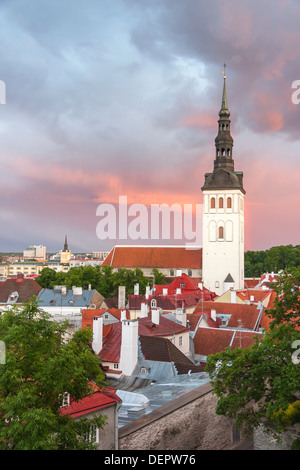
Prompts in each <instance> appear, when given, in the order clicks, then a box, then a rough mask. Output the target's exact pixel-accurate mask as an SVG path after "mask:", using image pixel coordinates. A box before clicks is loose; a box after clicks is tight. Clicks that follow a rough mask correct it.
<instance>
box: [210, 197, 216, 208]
mask: <svg viewBox="0 0 300 470" xmlns="http://www.w3.org/2000/svg"><path fill="white" fill-rule="evenodd" d="M210 208H211V209H215V208H216V200H215V198H214V197H212V198H211V200H210Z"/></svg>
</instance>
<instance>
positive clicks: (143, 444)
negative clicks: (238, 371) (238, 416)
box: [119, 383, 239, 450]
mask: <svg viewBox="0 0 300 470" xmlns="http://www.w3.org/2000/svg"><path fill="white" fill-rule="evenodd" d="M216 403H217V398H216V396H215V395H213V394H212V387H211V384H209V383H208V384H205V385H202V386H201V387H199V388H197V389H195V390H193V391H191V392H189V393H187V394H185V395H183V396H182V397H180V398H176V399H175V400H172V401H171V402H169V403H167V404H165V405H163V406H161V407H160V408H157V409H156V410H154V411H153V412H152V413H149V414H148V415H144V416H143V417H141V418H139V419H137V420H135V421H133V422H132V423H130V424H127V425H125V426H123V427H122V428H120V429H119V449H120V450H183V449H184V450H222V449H223V450H226V449H228V450H229V449H231V448H232V447H233V445H234V444H237V441H238V440H239V437H238V438H237V437H236V436H237V434H236V432H233V425H232V422H231V421H229V420H228V419H227V418H225V417H224V416H218V415H216V413H215V408H216ZM233 436H234V438H233ZM233 439H235V442H233Z"/></svg>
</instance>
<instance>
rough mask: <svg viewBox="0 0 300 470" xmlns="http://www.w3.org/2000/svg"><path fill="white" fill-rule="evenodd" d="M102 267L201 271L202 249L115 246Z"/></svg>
mask: <svg viewBox="0 0 300 470" xmlns="http://www.w3.org/2000/svg"><path fill="white" fill-rule="evenodd" d="M102 266H113V267H115V268H173V269H183V268H191V269H201V268H202V248H195V249H187V248H186V247H185V246H172V247H170V246H115V247H114V248H113V249H112V250H111V252H110V253H109V255H108V256H107V258H106V259H105V260H104V261H103V263H102Z"/></svg>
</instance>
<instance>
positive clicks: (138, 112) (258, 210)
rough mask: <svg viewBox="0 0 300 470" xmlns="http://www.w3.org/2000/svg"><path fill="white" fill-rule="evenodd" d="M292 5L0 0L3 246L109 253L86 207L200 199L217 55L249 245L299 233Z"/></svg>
mask: <svg viewBox="0 0 300 470" xmlns="http://www.w3.org/2000/svg"><path fill="white" fill-rule="evenodd" d="M41 3H42V6H41ZM299 17H300V5H299V4H298V3H297V2H295V1H291V0H290V1H289V0H277V1H275V2H274V1H272V2H271V0H264V1H261V0H260V1H258V0H254V1H252V2H249V1H245V0H241V1H238V0H232V1H220V0H214V1H213V2H209V4H208V2H205V1H198V2H195V1H193V0H185V2H182V1H181V0H143V1H136V0H114V2H109V1H107V0H101V1H100V2H99V1H96V0H89V1H88V2H86V3H85V4H84V5H83V4H82V3H81V2H79V1H78V0H74V2H73V3H72V9H70V8H69V7H68V4H67V2H65V1H58V0H54V1H52V2H51V3H50V2H46V1H44V2H41V1H39V2H38V1H37V0H31V2H30V4H28V2H25V1H24V0H13V1H10V2H8V1H5V0H4V1H2V2H0V25H1V28H0V38H1V44H2V48H1V50H0V64H1V68H0V70H1V72H0V80H3V81H4V82H5V85H6V103H5V104H0V139H1V144H0V159H1V169H2V171H1V219H0V220H1V222H2V227H4V229H3V230H2V231H1V239H0V251H23V250H24V249H25V248H27V246H28V245H39V244H43V245H46V247H47V251H48V252H54V251H58V250H60V249H62V247H63V243H64V237H65V234H67V235H68V242H69V246H70V248H71V250H72V252H80V251H83V252H85V251H87V252H92V251H109V250H110V249H111V248H112V247H113V245H114V241H112V240H108V241H106V242H104V241H101V240H99V239H98V238H97V235H96V227H97V223H98V220H99V219H98V218H97V216H96V210H97V207H98V205H99V204H104V203H108V204H114V203H117V201H118V200H119V197H120V196H127V198H128V203H129V204H133V203H140V204H143V205H145V206H147V207H148V206H150V205H151V204H163V203H165V204H169V205H172V204H193V205H196V204H201V203H202V191H201V186H202V185H203V182H204V174H205V173H208V172H211V171H212V169H213V161H214V158H215V146H214V139H215V137H216V135H217V121H218V112H219V110H220V106H221V96H222V87H223V76H222V74H221V72H222V70H223V64H224V62H225V63H226V64H227V67H226V75H227V98H228V107H229V110H230V113H231V134H232V136H233V139H234V147H233V159H234V162H235V170H236V171H243V173H244V187H245V190H246V195H245V213H246V218H245V250H261V249H263V250H264V249H268V248H271V247H272V246H277V245H287V244H293V245H296V244H299V238H298V233H299V231H300V222H299V221H300V217H299V216H300V209H299V208H300V197H299V190H298V186H299V175H300V171H299V170H300V168H299V165H300V164H299V124H300V105H297V104H294V103H293V102H292V93H293V91H294V90H293V89H292V83H293V82H294V81H295V80H300V68H299V64H300V51H299V48H297V45H298V44H299V43H300V31H299V27H298V24H299ZM148 243H149V244H153V242H151V240H149V241H148ZM159 243H160V244H162V243H161V241H160V242H159ZM116 244H120V243H119V242H118V240H117V241H116ZM124 244H126V242H125V243H124ZM127 244H128V243H127ZM141 244H146V243H145V242H143V240H142V241H141ZM168 244H169V245H171V244H173V243H172V242H168Z"/></svg>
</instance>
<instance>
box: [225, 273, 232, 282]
mask: <svg viewBox="0 0 300 470" xmlns="http://www.w3.org/2000/svg"><path fill="white" fill-rule="evenodd" d="M224 282H234V280H233V279H232V276H231V274H230V273H228V274H227V277H226V279H225V281H224Z"/></svg>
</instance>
